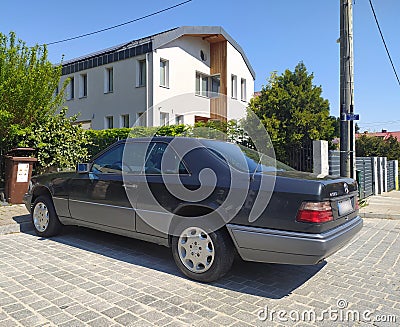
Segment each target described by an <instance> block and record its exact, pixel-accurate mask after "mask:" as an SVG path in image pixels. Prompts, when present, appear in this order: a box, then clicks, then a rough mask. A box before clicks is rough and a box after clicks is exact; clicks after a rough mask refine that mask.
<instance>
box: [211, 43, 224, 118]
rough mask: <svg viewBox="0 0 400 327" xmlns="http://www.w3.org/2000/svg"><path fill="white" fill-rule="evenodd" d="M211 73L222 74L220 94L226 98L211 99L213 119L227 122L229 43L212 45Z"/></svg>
mask: <svg viewBox="0 0 400 327" xmlns="http://www.w3.org/2000/svg"><path fill="white" fill-rule="evenodd" d="M210 66H211V67H210V73H211V75H215V74H220V76H221V81H220V93H221V94H223V95H224V96H221V97H218V98H213V99H211V100H210V101H211V104H210V117H211V119H219V120H221V121H226V120H227V97H226V95H227V89H228V85H227V82H228V77H227V41H226V40H224V41H220V42H215V43H210Z"/></svg>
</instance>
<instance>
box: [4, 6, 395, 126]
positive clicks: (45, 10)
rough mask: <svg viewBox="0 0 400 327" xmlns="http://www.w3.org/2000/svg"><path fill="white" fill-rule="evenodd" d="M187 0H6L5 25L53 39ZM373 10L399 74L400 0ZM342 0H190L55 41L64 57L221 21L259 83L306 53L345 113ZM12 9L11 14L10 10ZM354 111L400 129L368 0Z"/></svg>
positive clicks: (360, 13) (357, 53)
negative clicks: (341, 87)
mask: <svg viewBox="0 0 400 327" xmlns="http://www.w3.org/2000/svg"><path fill="white" fill-rule="evenodd" d="M181 1H182V0H151V1H128V0H119V1H116V2H113V1H102V0H97V1H91V0H86V1H82V0H80V1H77V0H69V1H67V2H65V1H45V0H38V1H31V0H30V1H26V0H20V1H4V3H2V12H3V14H2V15H1V16H0V32H2V33H5V34H7V33H8V32H10V31H14V32H16V34H17V36H18V37H19V38H20V39H22V40H24V41H25V42H26V43H27V44H28V45H30V46H32V45H35V44H43V43H50V42H53V41H58V40H62V39H65V38H69V37H73V36H77V35H80V34H85V33H89V32H92V31H96V30H99V29H102V28H106V27H109V26H113V25H116V24H120V23H123V22H126V21H129V20H133V19H135V18H139V17H141V16H144V15H147V14H150V13H152V12H155V11H158V10H161V9H163V8H166V7H169V6H171V5H175V4H177V3H179V2H181ZM373 4H374V7H375V11H376V14H377V17H378V20H379V23H380V25H381V29H382V31H383V35H384V37H385V40H386V43H387V46H388V48H389V51H390V54H391V56H392V59H393V61H394V64H395V67H396V69H397V72H398V74H399V76H400V42H399V38H398V35H399V32H400V20H399V17H400V16H399V14H400V0H374V1H373ZM339 9H340V0H307V1H306V0H286V1H276V0H274V1H273V0H247V1H237V0H192V1H191V2H189V3H187V4H185V5H183V6H180V7H178V8H175V9H173V10H171V11H167V12H164V13H161V14H159V15H156V16H153V17H150V18H147V19H145V20H141V21H139V22H135V23H132V24H129V25H126V26H123V27H120V28H117V29H114V30H110V31H106V32H103V33H100V34H96V35H93V36H89V37H85V38H81V39H78V40H73V41H70V42H65V43H61V44H56V45H49V47H48V50H49V59H50V60H51V61H52V62H54V63H58V62H60V60H61V58H62V56H64V60H68V59H72V58H76V57H79V56H82V55H84V54H88V53H91V52H95V51H98V50H102V49H105V48H108V47H111V46H114V45H117V44H121V43H124V42H128V41H131V40H134V39H138V38H141V37H144V36H148V35H151V34H155V33H159V32H161V31H164V30H168V29H170V28H173V27H179V26H184V25H218V26H222V27H223V28H224V29H225V30H226V31H227V32H228V34H230V35H231V36H232V37H233V38H234V39H235V40H236V41H237V42H238V43H239V44H240V45H241V47H242V48H243V49H244V51H245V53H246V55H247V57H248V58H249V60H250V63H251V65H252V67H253V69H254V70H255V72H256V80H255V91H258V90H260V89H261V87H262V86H263V85H265V84H267V80H268V77H269V76H270V74H271V72H273V71H277V72H278V73H279V74H280V73H282V72H283V71H284V70H285V69H290V70H293V69H294V67H295V66H296V65H297V64H298V63H299V62H300V61H303V62H304V64H305V65H306V67H307V69H308V71H309V72H310V73H311V72H312V73H313V74H314V84H316V85H321V86H322V89H323V94H322V95H323V97H324V98H326V99H328V100H329V102H330V110H331V114H332V115H334V116H338V115H339V44H338V43H337V42H336V41H337V39H338V38H339ZM4 13H7V14H4ZM353 24H354V74H355V77H354V88H355V90H354V103H355V105H354V111H355V112H356V113H358V114H360V121H359V122H358V123H359V125H360V127H361V131H364V130H368V131H380V130H381V129H387V130H390V131H400V85H399V84H398V83H397V80H396V78H395V75H394V73H393V70H392V67H391V65H390V62H389V60H388V58H387V54H386V51H385V48H384V46H383V44H382V41H381V39H380V35H379V32H378V29H377V27H376V24H375V21H374V18H373V15H372V12H371V9H370V6H369V1H368V0H354V4H353Z"/></svg>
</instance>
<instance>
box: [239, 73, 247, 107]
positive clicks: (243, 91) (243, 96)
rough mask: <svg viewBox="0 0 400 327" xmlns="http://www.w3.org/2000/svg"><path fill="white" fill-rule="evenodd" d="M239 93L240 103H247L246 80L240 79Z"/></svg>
mask: <svg viewBox="0 0 400 327" xmlns="http://www.w3.org/2000/svg"><path fill="white" fill-rule="evenodd" d="M240 93H241V100H242V101H245V102H246V101H247V94H246V93H247V89H246V79H245V78H241V79H240Z"/></svg>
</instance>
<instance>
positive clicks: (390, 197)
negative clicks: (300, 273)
mask: <svg viewBox="0 0 400 327" xmlns="http://www.w3.org/2000/svg"><path fill="white" fill-rule="evenodd" d="M367 203H368V205H367V206H365V207H363V208H361V209H360V216H361V217H362V218H378V219H396V220H397V219H398V220H400V191H391V192H388V193H384V194H381V195H374V196H370V197H369V198H367ZM30 230H33V226H32V221H31V218H30V215H29V213H28V211H27V210H26V208H25V206H24V205H22V204H17V205H11V206H10V205H0V235H4V234H10V233H18V232H27V231H30Z"/></svg>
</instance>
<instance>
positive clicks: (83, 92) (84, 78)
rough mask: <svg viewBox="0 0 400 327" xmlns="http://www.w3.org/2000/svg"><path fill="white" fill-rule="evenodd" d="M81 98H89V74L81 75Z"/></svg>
mask: <svg viewBox="0 0 400 327" xmlns="http://www.w3.org/2000/svg"><path fill="white" fill-rule="evenodd" d="M79 78H80V80H79V97H80V98H84V97H87V87H88V80H87V74H81V75H79Z"/></svg>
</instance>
